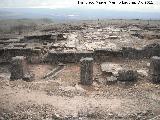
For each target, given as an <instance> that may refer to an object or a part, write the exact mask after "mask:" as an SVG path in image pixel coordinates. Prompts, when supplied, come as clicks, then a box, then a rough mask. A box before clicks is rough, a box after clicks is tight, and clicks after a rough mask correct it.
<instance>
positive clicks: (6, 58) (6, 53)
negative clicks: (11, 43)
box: [0, 48, 41, 62]
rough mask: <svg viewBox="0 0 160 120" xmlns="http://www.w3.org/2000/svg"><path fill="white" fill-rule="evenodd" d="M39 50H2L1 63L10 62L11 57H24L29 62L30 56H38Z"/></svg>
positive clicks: (0, 51)
mask: <svg viewBox="0 0 160 120" xmlns="http://www.w3.org/2000/svg"><path fill="white" fill-rule="evenodd" d="M40 54H41V50H40V49H31V48H2V49H0V58H1V59H3V61H1V62H10V61H11V59H12V57H15V56H24V57H26V58H27V60H29V59H30V58H31V57H32V56H40Z"/></svg>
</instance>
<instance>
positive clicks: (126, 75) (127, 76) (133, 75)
mask: <svg viewBox="0 0 160 120" xmlns="http://www.w3.org/2000/svg"><path fill="white" fill-rule="evenodd" d="M137 75H138V73H137V71H133V70H122V71H119V72H118V77H117V80H118V81H122V82H127V81H128V82H134V81H135V80H136V79H137V77H138V76H137Z"/></svg>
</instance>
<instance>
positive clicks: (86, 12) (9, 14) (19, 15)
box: [0, 8, 160, 21]
mask: <svg viewBox="0 0 160 120" xmlns="http://www.w3.org/2000/svg"><path fill="white" fill-rule="evenodd" d="M23 18H27V19H39V18H49V19H54V20H57V21H64V20H90V19H93V20H94V19H105V18H107V19H160V11H159V12H154V13H153V12H126V11H108V10H90V9H48V8H0V19H23Z"/></svg>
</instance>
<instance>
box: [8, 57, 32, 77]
mask: <svg viewBox="0 0 160 120" xmlns="http://www.w3.org/2000/svg"><path fill="white" fill-rule="evenodd" d="M10 71H11V76H10V79H11V80H17V79H24V80H25V79H27V80H29V79H30V76H29V73H28V70H27V63H26V59H25V57H23V56H16V57H13V58H12V62H11V68H10Z"/></svg>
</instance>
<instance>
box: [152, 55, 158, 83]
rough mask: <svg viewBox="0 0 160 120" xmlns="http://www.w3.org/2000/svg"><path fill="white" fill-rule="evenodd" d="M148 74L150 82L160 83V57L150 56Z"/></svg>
mask: <svg viewBox="0 0 160 120" xmlns="http://www.w3.org/2000/svg"><path fill="white" fill-rule="evenodd" d="M150 75H151V80H152V82H154V83H160V57H157V56H154V57H152V58H151V64H150Z"/></svg>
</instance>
